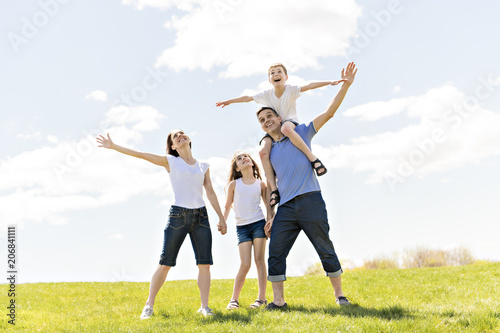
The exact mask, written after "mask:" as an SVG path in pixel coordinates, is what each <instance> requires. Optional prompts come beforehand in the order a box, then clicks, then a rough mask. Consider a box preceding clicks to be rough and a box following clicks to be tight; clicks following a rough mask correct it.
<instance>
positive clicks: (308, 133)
mask: <svg viewBox="0 0 500 333" xmlns="http://www.w3.org/2000/svg"><path fill="white" fill-rule="evenodd" d="M295 132H297V133H298V134H299V135H300V137H301V138H302V140H304V142H305V143H308V144H310V143H311V140H312V138H313V137H314V136H315V135H316V133H317V132H316V129H315V128H314V124H313V122H312V121H311V122H310V123H309V124H307V125H306V124H300V125H298V126H297V127H296V128H295Z"/></svg>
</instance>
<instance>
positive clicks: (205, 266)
mask: <svg viewBox="0 0 500 333" xmlns="http://www.w3.org/2000/svg"><path fill="white" fill-rule="evenodd" d="M198 269H199V270H200V271H210V265H198Z"/></svg>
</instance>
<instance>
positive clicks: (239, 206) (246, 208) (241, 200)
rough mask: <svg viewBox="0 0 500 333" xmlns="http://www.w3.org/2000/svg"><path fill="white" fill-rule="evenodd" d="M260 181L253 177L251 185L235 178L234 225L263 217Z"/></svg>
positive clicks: (248, 222) (240, 224)
mask: <svg viewBox="0 0 500 333" xmlns="http://www.w3.org/2000/svg"><path fill="white" fill-rule="evenodd" d="M260 183H261V181H260V180H259V179H255V181H254V183H253V184H251V185H246V184H245V183H243V181H242V179H241V178H239V179H236V186H235V188H234V215H235V219H236V225H237V226H242V225H246V224H250V223H253V222H257V221H260V220H262V219H264V214H263V213H262V209H261V208H260V194H261V188H260Z"/></svg>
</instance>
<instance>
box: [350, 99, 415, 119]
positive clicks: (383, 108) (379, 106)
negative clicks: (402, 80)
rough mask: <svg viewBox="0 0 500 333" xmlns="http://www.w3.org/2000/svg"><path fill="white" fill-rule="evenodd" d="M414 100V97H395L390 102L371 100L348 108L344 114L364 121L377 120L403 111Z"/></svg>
mask: <svg viewBox="0 0 500 333" xmlns="http://www.w3.org/2000/svg"><path fill="white" fill-rule="evenodd" d="M413 102H414V98H412V97H404V98H398V99H393V100H390V101H388V102H381V101H378V102H370V103H366V104H363V105H358V106H355V107H353V108H350V109H348V110H346V111H345V112H344V116H346V117H357V119H358V120H362V121H375V120H379V119H382V118H385V117H389V116H393V115H396V114H398V113H401V112H403V110H404V109H406V108H407V107H408V106H409V105H410V104H412V103H413Z"/></svg>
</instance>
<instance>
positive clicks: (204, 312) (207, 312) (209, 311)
mask: <svg viewBox="0 0 500 333" xmlns="http://www.w3.org/2000/svg"><path fill="white" fill-rule="evenodd" d="M198 313H201V314H202V315H204V316H205V317H207V316H215V314H214V313H213V312H212V309H210V308H209V307H208V306H206V307H204V308H199V309H198Z"/></svg>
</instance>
